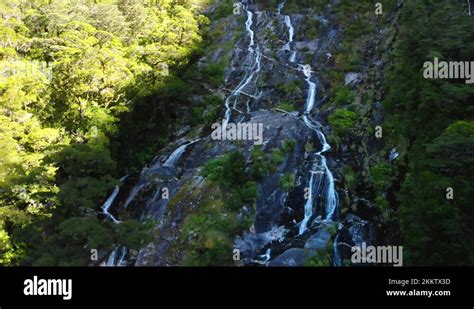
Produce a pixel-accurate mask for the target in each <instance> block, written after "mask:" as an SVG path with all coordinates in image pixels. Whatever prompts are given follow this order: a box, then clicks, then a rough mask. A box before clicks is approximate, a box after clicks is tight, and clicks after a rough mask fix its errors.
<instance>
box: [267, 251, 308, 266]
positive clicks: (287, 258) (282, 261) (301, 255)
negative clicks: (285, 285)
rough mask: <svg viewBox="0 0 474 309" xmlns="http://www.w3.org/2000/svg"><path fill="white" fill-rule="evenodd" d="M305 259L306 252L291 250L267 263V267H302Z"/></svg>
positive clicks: (306, 256)
mask: <svg viewBox="0 0 474 309" xmlns="http://www.w3.org/2000/svg"><path fill="white" fill-rule="evenodd" d="M307 258H308V252H307V251H306V250H304V249H299V248H291V249H288V250H286V251H285V252H284V253H283V254H281V255H279V256H278V257H276V258H275V259H273V260H272V261H270V262H268V266H302V265H304V262H305V261H306V259H307Z"/></svg>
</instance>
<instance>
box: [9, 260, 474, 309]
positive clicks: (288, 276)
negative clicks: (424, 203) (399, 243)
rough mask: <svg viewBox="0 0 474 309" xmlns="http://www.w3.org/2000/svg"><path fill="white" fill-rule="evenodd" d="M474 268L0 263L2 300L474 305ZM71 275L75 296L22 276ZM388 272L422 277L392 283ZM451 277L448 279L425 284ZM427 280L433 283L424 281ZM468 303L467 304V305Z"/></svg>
mask: <svg viewBox="0 0 474 309" xmlns="http://www.w3.org/2000/svg"><path fill="white" fill-rule="evenodd" d="M473 269H474V268H461V267H459V268H456V267H453V268H410V267H402V268H396V267H354V268H307V267H305V268H238V267H235V268H187V267H179V268H177V267H170V268H155V267H149V268H148V267H142V268H107V267H102V268H92V267H89V268H83V267H77V268H64V267H62V268H61V267H45V268H43V267H8V268H5V267H4V268H0V283H1V289H0V307H1V308H2V309H5V308H7V309H8V308H9V306H8V305H9V304H53V305H54V304H58V305H78V304H92V303H94V304H113V303H116V304H121V305H124V304H137V303H142V304H157V303H187V304H198V303H206V304H209V303H222V302H224V303H236V304H247V303H257V304H270V303H278V304H294V303H310V304H311V303H313V304H316V303H317V304H336V303H337V304H380V303H386V304H395V305H396V304H420V305H423V304H425V305H435V304H441V305H443V304H463V305H466V306H465V308H473V306H472V304H473V303H474V297H473V296H474V288H473V285H472V283H471V282H470V280H471V279H472V278H473V274H474V271H473ZM33 276H37V277H38V279H72V298H71V300H63V298H62V296H58V295H57V296H25V295H24V294H23V289H24V281H25V280H26V279H33ZM389 279H394V280H411V279H418V280H420V284H418V285H408V286H405V287H402V286H400V285H394V284H392V285H390V284H389ZM423 279H449V280H450V284H444V285H443V284H435V285H430V284H424V285H423V284H421V283H422V280H423ZM426 283H429V282H426ZM413 289H418V290H432V291H436V290H449V291H450V293H451V295H450V296H432V297H431V298H428V297H426V296H391V297H389V296H387V295H386V291H387V290H407V291H409V290H413ZM463 307H464V306H463Z"/></svg>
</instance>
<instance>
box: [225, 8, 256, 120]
mask: <svg viewBox="0 0 474 309" xmlns="http://www.w3.org/2000/svg"><path fill="white" fill-rule="evenodd" d="M245 12H246V14H247V21H246V22H245V30H246V32H247V34H248V37H249V39H250V42H249V45H248V47H247V51H248V54H247V58H246V61H245V63H244V66H246V67H247V68H246V69H245V75H244V78H243V79H242V80H241V81H240V83H239V84H238V85H237V87H236V88H235V89H234V90H233V91H232V93H231V94H230V95H229V96H228V97H227V98H226V100H225V108H226V111H225V118H224V121H223V128H224V129H225V128H227V124H228V123H229V122H230V121H231V118H232V109H234V110H237V104H238V99H239V97H240V96H241V95H242V94H244V90H245V88H246V87H247V86H248V85H249V84H250V82H251V81H252V80H254V79H255V77H256V76H258V74H259V73H260V70H261V68H262V64H261V61H262V53H261V51H260V47H259V46H258V45H256V44H255V33H254V31H253V30H252V26H253V24H254V21H253V16H254V13H252V12H251V11H250V10H248V8H247V7H246V6H245ZM246 95H248V94H246ZM250 96H251V95H250ZM248 109H249V107H247V110H248Z"/></svg>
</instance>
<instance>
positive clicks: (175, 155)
mask: <svg viewBox="0 0 474 309" xmlns="http://www.w3.org/2000/svg"><path fill="white" fill-rule="evenodd" d="M197 141H199V138H198V139H196V140H194V141H192V142H189V143H186V144H184V145H181V146H179V147H178V148H176V150H175V151H173V152H172V153H171V155H170V156H169V157H168V159H166V161H165V162H164V163H163V166H166V167H175V165H176V163H177V162H178V161H179V159H180V158H181V156H182V155H183V153H184V152H185V151H186V148H188V146H189V145H192V144H194V143H196V142H197Z"/></svg>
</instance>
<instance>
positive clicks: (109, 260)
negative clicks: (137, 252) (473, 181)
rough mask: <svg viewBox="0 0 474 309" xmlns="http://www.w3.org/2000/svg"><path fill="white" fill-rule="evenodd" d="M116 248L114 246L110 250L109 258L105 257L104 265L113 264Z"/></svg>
mask: <svg viewBox="0 0 474 309" xmlns="http://www.w3.org/2000/svg"><path fill="white" fill-rule="evenodd" d="M117 250H118V248H115V249H114V250H112V252H111V253H110V254H109V258H108V259H107V264H106V266H115V258H116V256H117Z"/></svg>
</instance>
